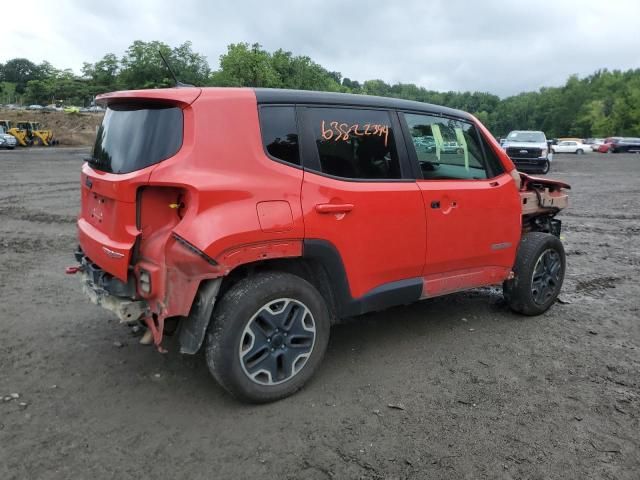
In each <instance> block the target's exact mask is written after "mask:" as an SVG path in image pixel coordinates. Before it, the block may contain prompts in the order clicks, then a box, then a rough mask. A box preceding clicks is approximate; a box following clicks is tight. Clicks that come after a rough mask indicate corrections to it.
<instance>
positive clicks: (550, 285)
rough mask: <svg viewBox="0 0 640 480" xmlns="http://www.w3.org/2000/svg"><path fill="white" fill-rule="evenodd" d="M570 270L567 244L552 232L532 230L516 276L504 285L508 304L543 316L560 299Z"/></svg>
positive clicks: (523, 245)
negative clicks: (566, 249)
mask: <svg viewBox="0 0 640 480" xmlns="http://www.w3.org/2000/svg"><path fill="white" fill-rule="evenodd" d="M565 269H566V259H565V254H564V247H563V246H562V242H561V241H560V239H559V238H558V237H556V236H554V235H551V234H550V233H542V232H532V233H527V234H526V235H524V236H523V237H522V240H521V241H520V246H519V248H518V254H517V255H516V263H515V266H514V268H513V272H514V278H513V279H512V280H507V281H505V282H504V285H503V292H504V298H505V300H506V301H507V304H508V305H509V307H510V308H511V310H513V311H514V312H517V313H522V314H523V315H540V314H541V313H544V312H546V311H547V310H548V309H549V307H550V306H551V305H553V303H554V302H555V301H556V298H557V297H558V294H559V293H560V289H561V288H562V282H563V280H564V272H565Z"/></svg>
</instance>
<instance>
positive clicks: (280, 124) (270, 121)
mask: <svg viewBox="0 0 640 480" xmlns="http://www.w3.org/2000/svg"><path fill="white" fill-rule="evenodd" d="M260 130H261V132H262V144H263V145H264V149H265V150H266V152H267V153H268V154H269V155H270V156H272V157H273V158H275V159H276V160H282V161H283V162H287V163H290V164H292V165H300V151H299V148H298V128H297V126H296V111H295V109H294V107H293V106H283V107H281V106H265V107H261V108H260Z"/></svg>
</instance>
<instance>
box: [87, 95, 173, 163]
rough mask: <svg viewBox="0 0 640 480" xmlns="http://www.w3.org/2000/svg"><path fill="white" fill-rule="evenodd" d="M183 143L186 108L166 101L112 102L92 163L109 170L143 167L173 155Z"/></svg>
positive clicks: (101, 128) (94, 150)
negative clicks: (183, 108)
mask: <svg viewBox="0 0 640 480" xmlns="http://www.w3.org/2000/svg"><path fill="white" fill-rule="evenodd" d="M181 145H182V110H181V109H180V108H178V107H172V106H166V105H148V104H145V105H139V104H121V105H111V106H109V107H108V108H107V111H106V113H105V115H104V119H103V120H102V125H101V126H100V128H99V129H98V134H97V136H96V143H95V145H94V147H93V155H92V156H91V158H90V159H88V161H89V164H90V165H91V166H92V167H93V168H95V169H96V170H101V171H103V172H109V173H129V172H134V171H136V170H141V169H143V168H145V167H148V166H149V165H153V164H155V163H159V162H161V161H162V160H166V159H167V158H169V157H172V156H173V155H175V154H176V152H177V151H178V150H179V149H180V147H181Z"/></svg>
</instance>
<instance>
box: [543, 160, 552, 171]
mask: <svg viewBox="0 0 640 480" xmlns="http://www.w3.org/2000/svg"><path fill="white" fill-rule="evenodd" d="M549 170H551V162H550V161H549V160H545V161H544V163H543V164H542V173H543V174H547V173H549Z"/></svg>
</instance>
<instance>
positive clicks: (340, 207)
mask: <svg viewBox="0 0 640 480" xmlns="http://www.w3.org/2000/svg"><path fill="white" fill-rule="evenodd" d="M351 210H353V204H352V203H319V204H318V205H316V212H318V213H349V212H350V211H351Z"/></svg>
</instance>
